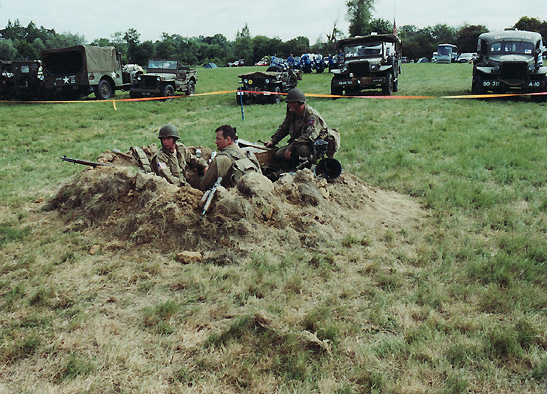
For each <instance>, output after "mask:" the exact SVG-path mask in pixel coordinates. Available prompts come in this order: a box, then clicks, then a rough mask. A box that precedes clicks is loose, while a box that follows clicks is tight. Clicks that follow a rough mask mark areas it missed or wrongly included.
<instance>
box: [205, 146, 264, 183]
mask: <svg viewBox="0 0 547 394" xmlns="http://www.w3.org/2000/svg"><path fill="white" fill-rule="evenodd" d="M249 172H258V173H261V171H260V164H259V163H258V160H257V159H256V156H255V155H254V154H253V153H251V152H249V151H245V150H243V149H241V148H240V147H239V146H237V145H236V144H232V145H228V146H227V147H225V148H224V149H223V150H222V151H221V152H220V153H219V154H217V155H216V156H215V158H214V159H213V161H212V162H211V165H210V166H209V169H208V170H207V172H206V173H205V176H204V177H203V179H202V180H201V184H200V189H201V190H206V189H209V188H210V187H211V186H213V185H214V184H215V182H216V180H217V178H218V177H219V176H221V177H222V183H221V184H222V186H224V187H230V186H235V184H236V183H237V181H239V179H240V178H241V177H242V176H243V175H245V174H246V173H249Z"/></svg>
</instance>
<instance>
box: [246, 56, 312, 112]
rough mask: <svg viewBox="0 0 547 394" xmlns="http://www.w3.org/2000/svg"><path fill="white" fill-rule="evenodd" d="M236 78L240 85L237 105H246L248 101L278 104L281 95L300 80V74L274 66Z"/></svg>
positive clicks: (298, 71) (299, 72)
mask: <svg viewBox="0 0 547 394" xmlns="http://www.w3.org/2000/svg"><path fill="white" fill-rule="evenodd" d="M238 77H239V78H240V79H241V81H239V83H240V84H241V85H242V86H240V87H238V89H237V93H236V102H237V103H238V104H247V103H248V102H249V101H250V100H255V101H256V102H259V103H271V104H278V103H279V102H281V93H286V92H288V91H289V90H291V89H294V88H295V87H296V85H298V81H299V80H302V72H301V71H300V70H292V69H289V68H288V67H282V66H277V65H275V66H270V67H268V69H267V70H266V71H254V72H251V73H246V74H241V75H239V76H238Z"/></svg>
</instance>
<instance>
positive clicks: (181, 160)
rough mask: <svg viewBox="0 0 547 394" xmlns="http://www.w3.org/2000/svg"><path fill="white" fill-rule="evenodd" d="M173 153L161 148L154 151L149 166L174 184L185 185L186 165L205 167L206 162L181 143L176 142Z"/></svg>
mask: <svg viewBox="0 0 547 394" xmlns="http://www.w3.org/2000/svg"><path fill="white" fill-rule="evenodd" d="M176 148H177V149H176V151H175V153H172V152H169V151H167V150H165V149H164V148H161V149H160V150H158V151H157V152H156V154H155V155H154V157H152V160H151V161H150V167H151V168H152V171H154V172H155V173H156V174H157V175H159V176H162V177H164V178H165V179H167V181H168V182H169V183H172V184H173V185H175V186H184V185H187V182H186V177H185V172H186V170H187V169H188V166H191V167H194V168H205V166H206V162H205V160H203V159H198V158H197V157H196V156H194V155H193V154H192V153H191V152H190V150H189V149H188V148H186V147H185V146H184V145H183V144H180V143H177V144H176Z"/></svg>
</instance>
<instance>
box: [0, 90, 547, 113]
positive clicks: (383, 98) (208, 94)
mask: <svg viewBox="0 0 547 394" xmlns="http://www.w3.org/2000/svg"><path fill="white" fill-rule="evenodd" d="M237 92H243V93H251V94H262V95H274V94H278V95H281V96H286V95H287V93H278V92H263V91H260V92H256V91H247V90H223V91H218V92H206V93H196V94H194V95H193V96H186V95H175V96H169V97H140V98H127V99H119V100H82V101H79V100H49V101H47V100H39V101H10V100H0V103H11V104H21V103H22V104H74V103H78V104H95V103H112V105H113V107H114V110H116V111H117V110H118V109H117V107H116V102H131V101H158V100H162V101H165V100H172V99H176V98H183V97H184V98H187V97H197V96H213V95H217V94H229V93H237ZM544 95H547V92H535V93H505V94H475V95H473V94H470V95H459V96H393V95H390V96H381V95H378V96H344V95H335V94H316V93H306V97H318V98H350V99H380V100H386V99H387V100H416V99H434V98H441V99H488V98H501V97H517V96H544Z"/></svg>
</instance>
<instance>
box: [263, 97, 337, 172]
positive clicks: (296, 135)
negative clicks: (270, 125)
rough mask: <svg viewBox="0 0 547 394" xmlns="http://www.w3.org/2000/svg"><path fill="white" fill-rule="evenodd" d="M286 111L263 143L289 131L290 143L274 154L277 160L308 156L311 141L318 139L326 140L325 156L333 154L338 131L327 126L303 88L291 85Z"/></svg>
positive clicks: (296, 159)
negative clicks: (279, 122) (283, 118)
mask: <svg viewBox="0 0 547 394" xmlns="http://www.w3.org/2000/svg"><path fill="white" fill-rule="evenodd" d="M285 101H286V102H287V114H286V116H285V120H284V121H283V123H281V125H280V126H279V127H278V128H277V131H276V132H275V133H274V134H273V135H272V138H271V139H270V141H268V142H266V143H265V144H264V145H265V146H266V147H267V148H269V147H272V146H274V145H276V144H277V143H278V142H279V141H281V140H282V139H283V138H285V136H287V135H289V136H290V138H289V144H288V145H287V146H284V147H282V148H280V149H279V150H278V151H277V152H276V154H275V157H276V159H277V160H279V161H289V162H292V163H296V162H297V161H298V160H299V158H300V157H305V158H310V157H311V156H312V155H313V153H314V151H313V144H314V142H315V141H316V140H317V139H323V140H325V141H327V142H328V143H329V144H328V148H327V157H329V158H332V157H333V156H334V154H335V153H336V151H337V150H338V147H339V146H340V134H339V133H338V131H337V130H336V129H329V128H328V127H327V124H326V123H325V121H324V120H323V118H322V117H321V115H320V114H319V112H317V111H316V110H315V109H313V108H312V107H310V106H309V105H307V104H306V96H305V95H304V92H303V91H302V90H300V89H298V88H296V89H292V90H290V91H289V93H288V94H287V98H286V99H285Z"/></svg>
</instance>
